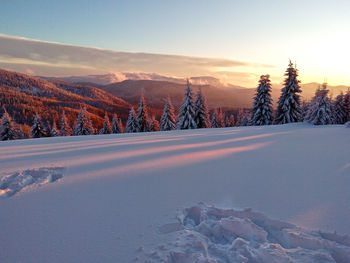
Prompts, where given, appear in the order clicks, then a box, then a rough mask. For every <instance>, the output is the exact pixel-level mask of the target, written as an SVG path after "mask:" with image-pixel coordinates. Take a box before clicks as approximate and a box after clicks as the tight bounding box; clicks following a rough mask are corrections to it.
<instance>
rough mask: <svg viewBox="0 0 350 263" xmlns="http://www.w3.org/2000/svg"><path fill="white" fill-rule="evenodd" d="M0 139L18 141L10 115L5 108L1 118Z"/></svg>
mask: <svg viewBox="0 0 350 263" xmlns="http://www.w3.org/2000/svg"><path fill="white" fill-rule="evenodd" d="M0 139H1V140H2V141H7V140H14V139H16V135H15V130H14V127H13V123H12V120H11V117H10V115H9V114H8V113H7V111H6V110H5V108H4V114H3V115H2V118H1V127H0Z"/></svg>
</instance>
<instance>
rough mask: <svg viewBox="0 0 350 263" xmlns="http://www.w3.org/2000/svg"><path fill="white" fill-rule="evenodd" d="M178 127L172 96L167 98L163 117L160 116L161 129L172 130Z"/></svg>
mask: <svg viewBox="0 0 350 263" xmlns="http://www.w3.org/2000/svg"><path fill="white" fill-rule="evenodd" d="M175 129H176V117H175V113H174V107H173V105H172V103H171V100H170V98H169V97H168V98H167V99H166V102H165V105H164V110H163V114H162V117H161V118H160V130H161V131H171V130H175Z"/></svg>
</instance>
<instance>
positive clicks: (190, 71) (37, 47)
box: [0, 34, 272, 85]
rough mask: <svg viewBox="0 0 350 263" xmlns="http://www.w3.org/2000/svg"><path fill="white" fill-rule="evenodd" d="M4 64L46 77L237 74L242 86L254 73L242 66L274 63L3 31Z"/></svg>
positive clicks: (0, 38) (0, 43) (0, 57)
mask: <svg viewBox="0 0 350 263" xmlns="http://www.w3.org/2000/svg"><path fill="white" fill-rule="evenodd" d="M0 67H6V68H10V69H12V70H16V71H21V72H35V73H36V74H38V75H45V76H68V75H76V74H79V75H87V74H104V73H107V72H147V73H158V74H163V75H166V76H177V77H187V76H202V75H211V76H217V77H220V75H222V76H226V78H227V76H229V75H231V76H234V75H235V81H237V82H240V83H237V84H240V85H242V84H248V83H242V81H243V82H245V81H246V80H247V76H248V78H249V74H250V73H246V74H248V75H244V74H242V73H239V71H242V69H246V70H247V71H249V70H252V69H253V68H257V67H263V68H270V67H272V66H270V65H263V64H256V63H248V62H242V61H236V60H229V59H220V58H202V57H191V56H179V55H163V54H150V53H133V52H119V51H112V50H107V49H100V48H93V47H80V46H73V45H67V44H61V43H55V42H46V41H40V40H33V39H27V38H23V37H14V36H7V35H2V34H0ZM217 69H220V71H221V73H220V71H218V70H217ZM235 70H237V72H235ZM227 72H230V74H228V73H227ZM239 74H242V75H241V78H239ZM228 81H229V78H228ZM254 85H255V84H254Z"/></svg>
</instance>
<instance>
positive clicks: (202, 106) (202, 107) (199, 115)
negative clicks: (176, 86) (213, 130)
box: [194, 90, 210, 129]
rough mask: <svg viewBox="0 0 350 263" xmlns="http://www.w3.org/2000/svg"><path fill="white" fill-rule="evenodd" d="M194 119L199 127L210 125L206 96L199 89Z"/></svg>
mask: <svg viewBox="0 0 350 263" xmlns="http://www.w3.org/2000/svg"><path fill="white" fill-rule="evenodd" d="M194 121H195V123H196V126H197V129H200V128H209V127H210V120H209V112H208V107H207V102H206V99H205V97H204V96H203V95H202V92H201V90H199V91H198V93H197V99H196V104H195V110H194Z"/></svg>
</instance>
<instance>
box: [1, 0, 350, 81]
mask: <svg viewBox="0 0 350 263" xmlns="http://www.w3.org/2000/svg"><path fill="white" fill-rule="evenodd" d="M349 10H350V1H346V0H343V1H340V0H334V1H329V0H328V1H325V0H318V1H314V0H308V1H301V0H294V1H280V0H279V1H277V0H276V1H273V0H265V1H262V0H245V1H236V0H216V1H214V0H176V1H175V0H138V1H136V0H125V1H116V0H114V1H112V0H100V1H90V0H74V1H71V0H69V1H67V0H60V1H57V0H31V1H28V0H0V34H1V35H0V47H1V46H2V48H1V49H0V67H4V68H9V69H13V70H19V71H26V72H27V73H29V72H33V73H34V74H45V75H70V74H72V73H74V74H93V73H94V72H96V73H97V74H100V73H103V72H120V71H132V72H141V71H144V72H153V73H161V74H166V75H171V76H178V77H186V76H187V77H188V76H200V75H211V76H215V77H218V78H220V79H222V80H223V81H225V82H233V84H237V85H241V86H247V87H252V86H256V85H257V81H258V78H259V76H260V75H262V74H270V75H271V78H272V81H273V82H275V83H279V82H281V81H282V80H283V74H284V71H285V69H286V67H287V65H288V61H289V59H291V60H292V61H295V62H296V63H297V67H298V69H299V72H300V79H301V80H302V82H304V83H307V82H322V81H323V80H324V79H327V81H328V83H329V84H331V85H340V84H343V85H350V74H349V71H348V65H347V62H348V61H349V60H350V53H349V51H348V46H349V43H350V41H349V40H350V16H349V15H348V13H349ZM9 38H11V39H12V40H13V41H12V42H14V40H17V42H18V43H17V42H16V43H17V44H16V45H15V46H16V47H17V48H22V49H23V50H21V51H20V52H14V51H13V48H14V47H12V50H11V51H9V49H11V47H7V46H6V45H5V44H4V41H5V42H6V43H7V44H8V39H9ZM23 38H26V39H34V40H40V41H41V45H40V47H41V49H40V50H37V49H36V50H34V51H33V50H32V49H30V48H28V47H26V44H28V45H30V43H33V41H28V40H26V39H23ZM50 42H55V44H52V43H50ZM59 44H62V45H59ZM45 45H46V46H48V47H47V49H48V50H51V52H53V54H52V55H51V56H50V60H49V61H47V60H44V59H48V58H47V54H46V53H45V50H46V49H45V47H46V46H45ZM53 45H55V46H56V47H57V48H56V49H55V52H54V51H53ZM72 45H73V46H76V47H90V48H98V49H88V50H86V49H82V50H84V52H85V56H87V55H86V54H87V53H88V51H89V50H90V51H91V52H92V53H94V51H96V50H100V51H105V52H106V53H104V58H102V59H99V58H98V57H94V59H93V60H91V61H89V59H88V58H89V57H88V56H87V57H84V59H82V57H81V56H82V55H81V56H80V57H79V59H80V60H83V62H79V63H77V60H76V58H72V60H73V61H71V58H70V56H68V55H66V53H68V54H70V53H69V52H66V51H65V49H64V48H63V47H68V49H69V48H70V47H71V46H72ZM58 46H59V47H58ZM17 50H18V49H17ZM110 51H115V53H110ZM25 52H27V54H24V53H25ZM42 52H43V53H44V54H42ZM60 52H61V53H60ZM79 52H80V51H79V49H76V50H75V52H74V54H76V53H79ZM84 52H83V53H84ZM15 53H21V54H22V57H21V56H19V55H16V54H15ZM95 53H96V52H95ZM97 53H98V52H97ZM121 53H122V54H123V55H124V60H123V61H122V62H123V63H119V62H120V61H119V59H120V58H119V57H118V54H119V55H120V54H121ZM54 54H55V56H57V57H56V59H54V58H53V56H54ZM128 54H129V57H128ZM137 54H142V55H141V56H137V57H138V59H135V55H137ZM145 54H149V56H148V60H144V55H145ZM114 55H115V56H114ZM162 55H175V56H174V57H175V58H176V61H177V62H176V63H169V64H167V60H166V59H165V60H164V56H162ZM176 55H178V57H177V56H176ZM94 56H97V55H94ZM108 56H110V59H109V60H108V61H107V58H106V57H108ZM126 57H127V58H128V59H126ZM165 57H167V56H165ZM62 58H64V61H63V62H64V63H62ZM113 58H114V59H113ZM198 59H199V61H201V63H199V64H198V65H197V64H196V62H198V61H197V60H198ZM213 59H214V60H215V61H216V62H219V61H220V63H216V64H215V65H213V63H212V62H213ZM29 60H30V61H29ZM111 60H112V61H111ZM140 61H143V62H144V63H140ZM189 61H190V62H189ZM228 61H230V63H228ZM96 62H98V63H97V64H98V66H94V65H95V64H96ZM188 62H189V63H188ZM187 63H188V64H187ZM33 64H35V65H33ZM55 64H56V65H55ZM62 64H64V65H65V67H61V66H62ZM120 64H123V66H120ZM146 64H150V67H149V68H147V67H146ZM206 64H208V65H206ZM84 67H85V71H84V69H83V68H84ZM179 67H183V69H179Z"/></svg>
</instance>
